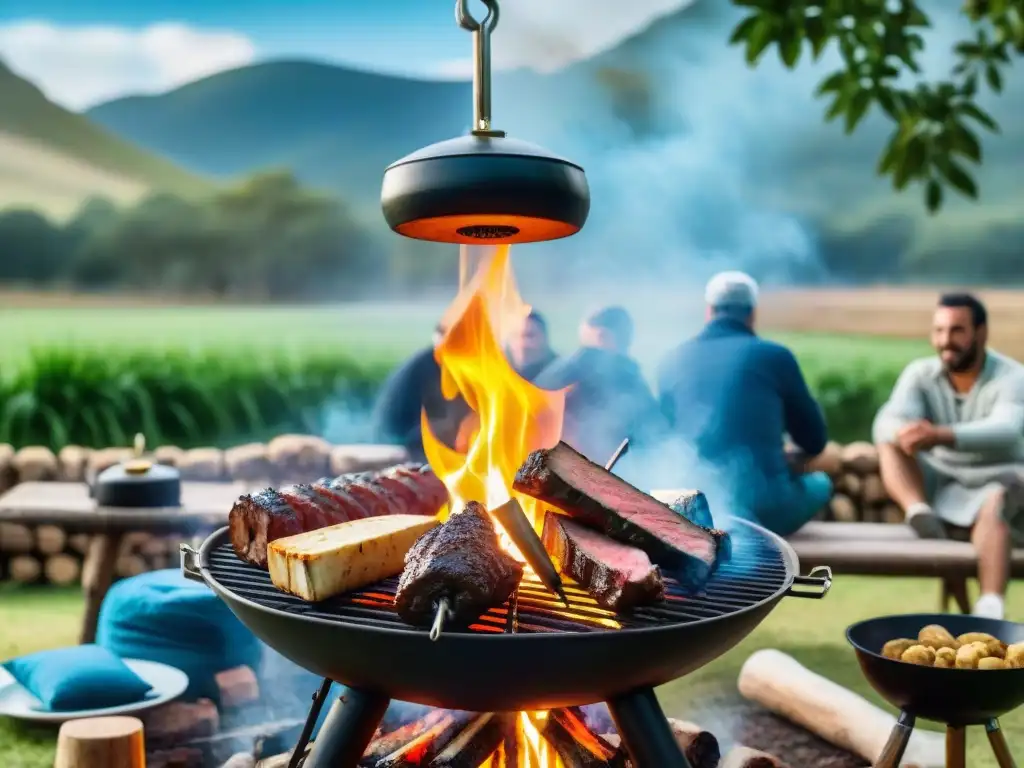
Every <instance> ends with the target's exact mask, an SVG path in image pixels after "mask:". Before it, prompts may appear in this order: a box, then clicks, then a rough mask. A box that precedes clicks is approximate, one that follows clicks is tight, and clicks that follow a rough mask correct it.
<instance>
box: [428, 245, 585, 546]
mask: <svg viewBox="0 0 1024 768" xmlns="http://www.w3.org/2000/svg"><path fill="white" fill-rule="evenodd" d="M509 253H510V251H509V247H508V246H507V245H503V246H497V247H496V248H481V247H479V246H462V248H461V250H460V253H459V260H460V264H459V266H460V272H459V274H460V287H459V293H458V295H457V296H456V297H455V300H454V301H453V302H452V304H451V306H450V307H449V308H448V310H447V312H446V313H445V316H444V318H443V320H442V325H443V327H444V328H445V329H446V331H445V335H444V338H443V339H442V340H441V343H440V344H439V345H438V346H437V348H436V349H435V350H434V354H435V356H436V358H437V361H438V363H439V364H440V366H441V376H442V381H441V386H442V391H443V392H444V395H445V397H448V398H454V397H455V396H457V395H461V396H462V397H463V399H465V401H466V403H467V404H468V405H469V407H470V408H471V409H472V411H473V414H472V417H471V418H470V419H467V423H466V424H464V425H463V429H462V430H461V433H460V439H459V443H460V445H458V446H456V449H455V450H453V449H451V448H449V447H448V446H446V445H445V444H444V443H442V442H441V441H440V440H438V439H437V437H436V436H435V435H434V434H433V432H432V431H431V429H430V425H429V424H428V422H427V418H426V414H423V416H422V425H423V448H424V452H425V453H426V456H427V460H428V461H429V462H430V466H431V467H432V468H433V470H434V472H435V473H436V474H437V476H438V477H440V478H441V480H443V481H444V484H445V486H446V487H447V488H448V492H449V494H450V495H451V499H452V502H451V508H450V511H458V510H459V509H461V508H462V506H464V505H465V503H466V502H468V501H478V502H480V503H482V504H484V505H485V506H486V507H487V508H488V509H495V508H497V507H499V506H501V505H502V504H504V503H505V502H506V501H508V500H509V498H511V497H512V496H515V498H516V499H517V500H518V501H519V502H520V504H521V505H522V507H523V511H525V512H526V515H527V517H528V518H529V519H530V521H531V522H532V523H533V525H534V527H535V528H537V529H538V531H539V528H540V525H541V524H542V523H543V514H542V513H543V509H542V508H541V505H540V504H539V503H538V502H537V501H536V500H534V499H531V498H530V497H528V496H523V495H521V494H517V493H515V492H514V491H513V490H512V480H513V478H514V477H515V474H516V471H517V470H518V469H519V466H520V465H521V464H522V463H523V461H525V459H526V457H527V456H528V455H529V454H530V452H531V451H535V450H537V449H538V448H550V447H551V446H553V445H554V444H555V443H557V442H558V439H559V436H560V434H561V431H562V414H563V411H564V408H565V393H564V392H548V391H545V390H543V389H540V388H538V387H535V386H534V385H533V384H531V383H530V382H528V381H526V380H525V379H523V378H521V377H520V376H519V374H518V373H516V372H515V370H514V369H513V368H512V366H511V364H510V363H509V362H508V360H507V359H506V358H505V354H504V352H503V351H502V344H501V339H504V338H505V337H506V335H507V333H508V331H509V330H510V329H511V328H514V327H515V325H516V324H518V323H521V322H523V321H524V320H525V319H526V316H527V315H528V314H529V313H530V306H529V305H528V304H526V303H525V302H524V301H523V299H522V297H520V295H519V291H518V289H517V287H516V282H515V277H514V276H513V274H512V266H511V263H510V261H509ZM502 543H503V545H504V546H505V548H506V549H507V550H508V551H509V552H510V553H512V554H513V555H514V556H515V557H517V559H519V560H520V561H521V562H525V560H524V558H523V557H522V555H521V553H519V551H518V550H517V548H516V546H515V545H514V544H513V543H512V541H511V539H509V538H508V536H507V535H504V536H502Z"/></svg>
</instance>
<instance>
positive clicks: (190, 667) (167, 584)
mask: <svg viewBox="0 0 1024 768" xmlns="http://www.w3.org/2000/svg"><path fill="white" fill-rule="evenodd" d="M96 642H97V644H99V645H102V646H103V647H104V648H108V649H110V650H111V651H113V652H114V653H115V654H117V655H118V656H121V657H123V658H133V659H145V660H147V661H158V662H161V663H163V664H168V665H170V666H172V667H176V668H178V669H180V670H181V671H183V672H184V673H185V674H187V675H188V679H189V687H188V690H186V692H185V694H184V696H185V698H199V697H207V698H211V699H214V700H215V701H216V700H217V699H218V697H219V691H218V689H217V683H216V681H215V680H214V677H215V676H216V674H217V673H218V672H222V671H224V670H225V669H231V668H232V667H239V666H243V665H244V666H248V667H251V668H252V669H254V670H256V669H258V668H259V664H260V658H261V655H262V644H261V643H260V642H259V640H257V639H256V637H255V635H253V634H252V633H251V632H250V631H249V630H248V629H246V627H245V626H244V625H243V624H242V623H241V622H240V621H239V620H238V619H237V618H235V615H234V614H233V613H231V611H230V610H229V609H228V607H227V605H225V603H224V602H223V601H221V599H220V598H218V597H217V595H216V594H214V592H213V591H212V590H210V589H209V587H206V586H205V585H203V584H198V583H196V582H193V581H189V580H188V579H186V578H185V577H184V576H182V575H181V572H180V571H178V570H177V569H173V568H172V569H167V570H162V571H151V572H150V573H144V574H141V575H139V576H133V577H131V578H128V579H122V580H121V581H119V582H117V583H116V584H114V586H113V587H111V588H110V591H109V592H108V593H107V596H106V597H105V598H104V600H103V605H102V607H101V608H100V616H99V622H98V626H97V630H96Z"/></svg>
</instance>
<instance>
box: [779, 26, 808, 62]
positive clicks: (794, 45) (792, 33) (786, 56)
mask: <svg viewBox="0 0 1024 768" xmlns="http://www.w3.org/2000/svg"><path fill="white" fill-rule="evenodd" d="M803 47H804V37H803V30H801V29H786V30H785V31H784V32H783V34H782V37H781V38H780V39H779V59H781V60H782V63H783V64H785V65H786V67H787V68H788V69H792V68H793V67H795V66H796V65H797V62H798V61H800V52H801V51H802V50H803Z"/></svg>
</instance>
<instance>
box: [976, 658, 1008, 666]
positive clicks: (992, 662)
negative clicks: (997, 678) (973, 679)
mask: <svg viewBox="0 0 1024 768" xmlns="http://www.w3.org/2000/svg"><path fill="white" fill-rule="evenodd" d="M978 669H1008V667H1007V666H1006V662H1005V661H1003V660H1002V659H1000V658H997V657H995V656H989V657H988V658H985V659H980V660H979V661H978Z"/></svg>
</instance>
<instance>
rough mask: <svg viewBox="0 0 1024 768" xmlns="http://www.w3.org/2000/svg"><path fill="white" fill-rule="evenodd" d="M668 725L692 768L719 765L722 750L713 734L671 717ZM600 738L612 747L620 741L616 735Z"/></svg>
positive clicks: (712, 767)
mask: <svg viewBox="0 0 1024 768" xmlns="http://www.w3.org/2000/svg"><path fill="white" fill-rule="evenodd" d="M668 724H669V727H670V728H671V729H672V735H673V736H675V738H676V743H677V744H678V745H679V748H680V749H681V750H683V754H684V755H686V759H687V760H689V761H690V765H691V766H693V768H715V766H717V765H719V761H720V759H721V756H722V748H721V745H720V744H719V743H718V739H717V738H716V737H715V735H714V734H713V733H711V732H710V731H705V730H704V729H703V728H701V727H700V726H699V725H696V724H694V723H690V722H686V721H685V720H676V719H675V718H672V717H670V718H668ZM602 738H603V739H604V740H605V741H607V742H608V743H609V744H611V745H612V746H614V747H618V746H619V745H620V744H621V741H622V740H621V738H620V737H619V734H617V733H606V734H605V735H604V736H603V737H602Z"/></svg>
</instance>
